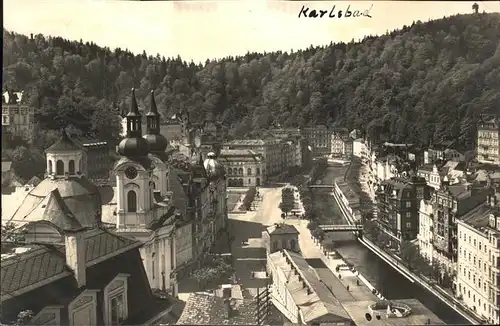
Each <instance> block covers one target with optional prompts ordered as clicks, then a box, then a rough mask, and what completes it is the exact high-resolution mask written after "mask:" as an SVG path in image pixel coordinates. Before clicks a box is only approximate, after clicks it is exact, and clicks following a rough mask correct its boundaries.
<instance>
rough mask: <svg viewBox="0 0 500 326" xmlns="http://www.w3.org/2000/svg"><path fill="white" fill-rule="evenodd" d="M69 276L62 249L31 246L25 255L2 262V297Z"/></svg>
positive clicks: (69, 271) (0, 288) (69, 272)
mask: <svg viewBox="0 0 500 326" xmlns="http://www.w3.org/2000/svg"><path fill="white" fill-rule="evenodd" d="M69 275H71V270H70V269H69V268H68V267H67V266H66V257H65V256H64V249H63V247H55V246H48V245H47V246H33V247H32V249H31V250H30V251H28V252H26V253H23V254H20V255H16V256H14V257H12V258H7V259H5V260H2V264H1V284H2V286H1V287H0V291H1V295H2V297H3V296H4V295H8V294H12V293H13V292H14V291H17V290H20V289H23V288H25V287H28V286H30V285H33V284H37V283H39V282H42V281H44V280H46V279H49V278H51V277H57V276H60V277H64V276H69Z"/></svg>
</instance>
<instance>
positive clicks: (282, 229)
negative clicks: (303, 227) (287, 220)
mask: <svg viewBox="0 0 500 326" xmlns="http://www.w3.org/2000/svg"><path fill="white" fill-rule="evenodd" d="M266 230H267V232H268V233H269V234H299V231H298V230H297V229H296V228H295V226H293V225H288V224H274V225H271V226H269V227H268V228H267V229H266Z"/></svg>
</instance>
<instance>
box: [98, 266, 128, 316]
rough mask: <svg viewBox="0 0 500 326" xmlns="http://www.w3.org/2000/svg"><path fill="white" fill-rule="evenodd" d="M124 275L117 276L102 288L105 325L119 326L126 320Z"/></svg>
mask: <svg viewBox="0 0 500 326" xmlns="http://www.w3.org/2000/svg"><path fill="white" fill-rule="evenodd" d="M127 277H128V275H126V274H118V275H117V276H116V277H115V278H114V279H113V280H112V281H111V282H110V283H109V284H108V285H107V286H106V287H105V288H104V312H105V315H104V316H105V323H106V325H120V324H121V323H123V321H124V320H126V319H127V318H128V305H127V304H128V300H127V298H128V297H127V296H128V284H127Z"/></svg>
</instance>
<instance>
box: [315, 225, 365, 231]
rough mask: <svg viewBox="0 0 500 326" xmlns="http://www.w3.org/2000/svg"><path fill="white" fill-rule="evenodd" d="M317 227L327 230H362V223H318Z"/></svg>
mask: <svg viewBox="0 0 500 326" xmlns="http://www.w3.org/2000/svg"><path fill="white" fill-rule="evenodd" d="M319 228H320V229H321V230H323V231H325V232H327V231H363V226H362V225H320V226H319Z"/></svg>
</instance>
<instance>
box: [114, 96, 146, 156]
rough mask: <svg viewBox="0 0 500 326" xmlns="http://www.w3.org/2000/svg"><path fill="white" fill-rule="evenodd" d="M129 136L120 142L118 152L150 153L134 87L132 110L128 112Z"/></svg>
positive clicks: (125, 154)
mask: <svg viewBox="0 0 500 326" xmlns="http://www.w3.org/2000/svg"><path fill="white" fill-rule="evenodd" d="M126 119H127V137H126V138H124V139H123V140H122V141H121V142H120V144H118V154H120V155H121V156H126V157H138V156H147V155H148V153H149V145H148V142H147V141H146V140H145V139H144V138H142V130H141V128H142V122H141V114H140V113H139V107H138V106H137V100H136V98H135V90H134V89H133V88H132V101H131V104H130V111H129V113H127V116H126Z"/></svg>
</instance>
